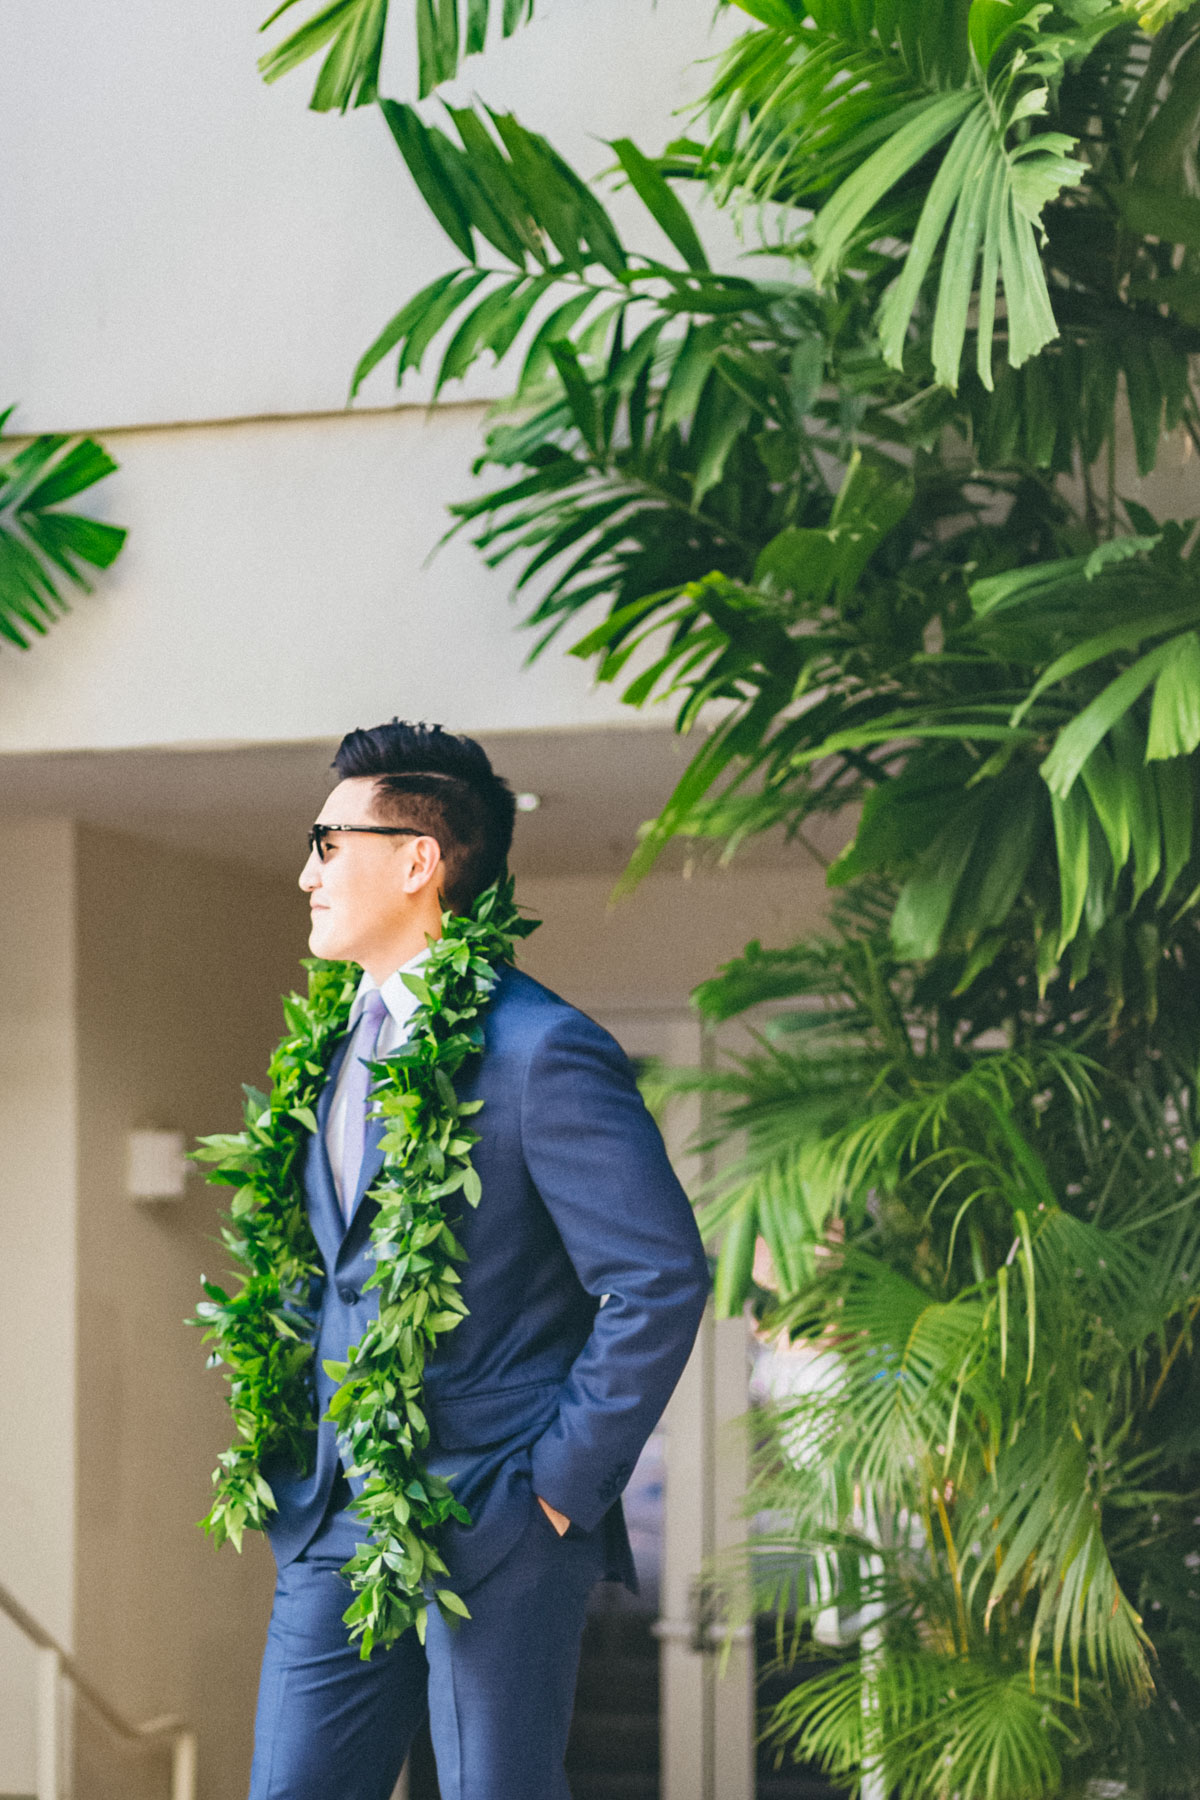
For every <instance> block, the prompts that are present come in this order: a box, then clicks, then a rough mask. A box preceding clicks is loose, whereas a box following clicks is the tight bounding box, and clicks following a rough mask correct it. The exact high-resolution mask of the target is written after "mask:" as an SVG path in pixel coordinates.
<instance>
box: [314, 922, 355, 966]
mask: <svg viewBox="0 0 1200 1800" xmlns="http://www.w3.org/2000/svg"><path fill="white" fill-rule="evenodd" d="M308 949H309V954H310V955H311V956H319V957H320V959H321V961H322V962H348V961H349V960H350V959H349V957H348V956H347V955H346V952H345V950H344V949H343V948H342V946H341V945H340V944H338V943H337V942H335V941H334V940H333V938H332V937H331V935H330V933H329V932H326V931H322V930H321V929H320V928H319V927H318V926H314V927H313V929H312V930H311V931H310V932H309V934H308Z"/></svg>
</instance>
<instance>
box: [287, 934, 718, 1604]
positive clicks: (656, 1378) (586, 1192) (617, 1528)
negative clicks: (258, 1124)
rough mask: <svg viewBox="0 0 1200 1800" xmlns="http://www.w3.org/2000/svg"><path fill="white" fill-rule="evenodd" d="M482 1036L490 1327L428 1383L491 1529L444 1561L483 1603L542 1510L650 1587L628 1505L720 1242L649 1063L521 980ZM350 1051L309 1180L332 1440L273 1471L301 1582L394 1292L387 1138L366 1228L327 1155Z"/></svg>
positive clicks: (476, 1514)
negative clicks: (369, 1343) (295, 1464)
mask: <svg viewBox="0 0 1200 1800" xmlns="http://www.w3.org/2000/svg"><path fill="white" fill-rule="evenodd" d="M483 1030H484V1048H483V1052H482V1054H481V1055H479V1056H477V1057H475V1058H473V1059H472V1060H471V1062H470V1063H468V1065H467V1066H466V1067H465V1068H464V1070H463V1071H462V1073H461V1075H460V1077H459V1080H458V1083H457V1087H458V1093H459V1097H460V1099H462V1100H482V1101H483V1108H482V1111H481V1112H479V1113H478V1114H477V1115H475V1116H474V1117H473V1118H472V1119H471V1124H472V1126H473V1127H474V1128H475V1129H477V1130H478V1132H479V1133H480V1141H479V1143H478V1144H477V1145H476V1146H475V1150H474V1153H473V1160H474V1164H475V1167H476V1169H477V1170H478V1172H479V1176H480V1180H481V1183H482V1188H483V1197H482V1199H481V1201H480V1204H479V1206H478V1207H477V1208H471V1207H466V1206H464V1208H463V1210H462V1213H461V1215H460V1218H459V1220H458V1222H457V1224H456V1227H455V1229H456V1231H457V1233H458V1235H459V1238H460V1240H461V1242H462V1244H463V1247H464V1248H465V1250H466V1252H467V1256H468V1261H467V1263H466V1264H465V1266H463V1268H462V1270H461V1273H462V1281H463V1285H462V1294H463V1299H464V1301H465V1302H466V1305H467V1307H468V1308H469V1314H468V1317H467V1318H465V1319H464V1320H463V1322H462V1324H461V1325H459V1326H458V1327H457V1328H456V1329H455V1330H454V1331H452V1332H450V1333H448V1334H447V1335H446V1337H444V1338H443V1339H442V1340H441V1342H440V1343H439V1345H438V1347H437V1351H436V1353H435V1355H434V1356H433V1357H432V1358H431V1359H430V1362H429V1364H428V1366H427V1369H426V1385H425V1396H426V1412H427V1416H428V1418H429V1422H430V1430H431V1439H432V1441H431V1444H430V1449H429V1453H428V1463H429V1467H430V1469H431V1470H432V1471H433V1472H435V1473H438V1474H442V1475H444V1476H446V1477H447V1479H449V1480H450V1481H451V1484H452V1485H453V1487H454V1489H455V1492H456V1493H457V1494H458V1495H459V1497H460V1498H461V1499H462V1501H463V1503H464V1505H465V1506H466V1507H467V1509H468V1510H469V1512H470V1513H471V1524H470V1525H469V1526H463V1525H458V1524H452V1525H450V1526H448V1527H447V1528H446V1531H445V1534H444V1538H443V1540H442V1550H443V1554H444V1555H445V1558H446V1561H447V1564H448V1565H449V1569H450V1575H451V1579H452V1580H453V1581H454V1582H455V1584H456V1586H457V1587H458V1589H459V1591H466V1590H467V1589H469V1588H470V1586H471V1585H473V1583H475V1582H477V1581H479V1580H481V1579H482V1578H483V1576H484V1575H486V1574H487V1573H489V1571H490V1570H491V1569H492V1568H494V1567H495V1566H496V1564H497V1563H498V1562H499V1560H500V1558H501V1557H502V1556H503V1555H504V1554H505V1552H506V1551H507V1550H508V1549H509V1548H510V1546H511V1545H512V1544H513V1543H515V1541H516V1539H517V1538H518V1537H519V1536H520V1534H521V1532H522V1531H523V1530H524V1529H525V1526H526V1524H527V1523H528V1519H529V1511H530V1507H531V1506H532V1505H533V1504H535V1501H534V1495H535V1494H541V1495H542V1496H543V1497H544V1498H545V1499H546V1500H548V1501H549V1502H550V1504H551V1505H552V1506H554V1507H557V1508H558V1509H559V1511H561V1512H563V1513H565V1514H566V1515H567V1516H568V1518H570V1519H571V1520H572V1522H573V1524H574V1525H575V1527H576V1528H578V1529H582V1530H585V1531H588V1530H592V1529H594V1528H596V1527H597V1526H598V1525H600V1524H601V1522H603V1523H604V1525H605V1532H606V1541H607V1544H608V1552H609V1555H608V1560H609V1573H610V1574H612V1575H615V1576H618V1577H621V1578H624V1579H626V1580H629V1581H630V1582H631V1583H632V1580H633V1570H632V1564H631V1562H630V1558H629V1547H628V1539H627V1538H626V1536H625V1529H624V1523H623V1519H622V1516H621V1509H620V1499H619V1497H620V1494H621V1490H622V1489H623V1488H624V1486H625V1484H626V1482H627V1481H628V1480H629V1477H630V1475H631V1473H632V1472H633V1466H634V1463H635V1462H636V1460H637V1457H638V1453H639V1451H640V1450H641V1448H642V1445H643V1444H644V1443H645V1441H646V1439H647V1437H648V1436H649V1435H650V1433H651V1431H652V1430H653V1429H654V1426H655V1424H656V1423H657V1421H658V1419H659V1417H660V1416H661V1414H662V1411H663V1408H664V1407H665V1405H666V1403H667V1401H668V1399H669V1398H670V1396H671V1392H672V1389H673V1388H674V1386H675V1384H676V1382H677V1381H678V1379H679V1376H680V1374H681V1373H682V1370H683V1366H684V1364H685V1362H686V1361H687V1357H688V1354H689V1352H690V1350H691V1347H692V1343H693V1341H694V1338H695V1335H696V1330H697V1327H698V1325H699V1322H700V1317H701V1314H702V1312H703V1310H704V1302H705V1299H706V1297H707V1293H708V1269H707V1264H706V1262H705V1258H704V1253H703V1250H702V1247H701V1243H700V1237H699V1234H698V1232H697V1230H696V1225H695V1221H694V1219H693V1216H692V1210H691V1207H690V1205H689V1203H688V1200H687V1197H686V1195H685V1194H684V1192H683V1190H682V1188H681V1187H680V1185H679V1182H678V1181H677V1180H676V1177H675V1174H674V1171H673V1170H672V1168H671V1165H670V1163H669V1162H668V1160H667V1154H666V1151H665V1149H664V1147H663V1142H662V1139H661V1137H660V1135H659V1132H658V1129H657V1127H656V1126H655V1124H654V1122H653V1120H652V1119H651V1118H650V1115H649V1114H648V1113H647V1111H646V1108H645V1106H644V1105H643V1103H642V1099H641V1096H640V1095H639V1093H638V1091H637V1086H636V1083H635V1081H634V1076H633V1071H632V1069H631V1068H630V1065H629V1062H628V1060H627V1058H626V1057H625V1055H624V1053H623V1051H622V1050H621V1049H620V1047H619V1045H618V1044H617V1043H616V1042H615V1041H614V1039H613V1038H612V1037H610V1036H609V1034H608V1033H607V1032H606V1031H604V1030H602V1029H601V1027H600V1026H599V1025H597V1024H595V1022H594V1021H593V1020H591V1019H589V1018H587V1017H586V1016H585V1015H584V1014H583V1013H581V1012H579V1011H577V1010H576V1009H575V1008H574V1007H572V1006H569V1005H568V1004H567V1002H566V1001H564V1000H561V999H559V997H558V996H557V995H556V994H552V993H550V992H549V990H548V989H546V988H544V987H542V986H541V985H540V984H539V983H538V982H536V981H533V980H531V979H530V978H529V977H528V976H527V975H523V974H521V973H520V972H519V971H518V970H516V969H514V968H506V969H504V970H503V971H502V972H501V974H500V976H499V980H498V982H497V986H496V990H495V993H494V995H493V997H492V1000H491V1002H490V1003H489V1005H488V1007H487V1010H486V1012H485V1014H484V1016H483ZM343 1054H344V1046H343V1049H342V1050H341V1051H339V1053H338V1055H337V1057H336V1058H335V1060H334V1062H333V1063H332V1065H331V1068H330V1075H329V1079H328V1081H327V1082H326V1085H325V1089H324V1091H323V1093H322V1096H321V1102H320V1105H319V1107H318V1123H319V1126H320V1129H319V1130H318V1132H317V1133H316V1134H315V1135H314V1136H313V1138H312V1140H311V1142H310V1144H309V1147H308V1155H307V1161H306V1165H305V1185H306V1191H307V1196H308V1205H309V1216H310V1218H311V1221H312V1226H313V1231H314V1233H315V1235H316V1239H317V1243H318V1246H319V1248H320V1252H321V1260H322V1263H323V1267H324V1275H323V1277H322V1279H320V1280H319V1281H318V1282H317V1283H315V1284H314V1287H315V1290H316V1291H315V1292H314V1295H313V1302H314V1310H315V1338H316V1370H315V1375H316V1387H317V1399H318V1405H319V1412H320V1415H321V1417H322V1423H321V1424H320V1425H319V1427H318V1428H317V1431H316V1444H315V1455H314V1458H313V1463H312V1466H311V1469H310V1472H309V1473H308V1474H307V1475H300V1474H298V1473H297V1472H296V1471H295V1470H294V1469H288V1468H286V1467H283V1466H280V1465H274V1466H269V1467H268V1468H267V1469H266V1470H265V1471H264V1472H265V1474H266V1475H267V1479H268V1480H269V1481H270V1484H271V1487H272V1490H273V1492H274V1495H275V1499H276V1502H277V1507H278V1511H277V1512H276V1513H275V1514H274V1515H273V1519H272V1523H271V1526H270V1536H271V1541H272V1547H273V1549H274V1551H275V1555H276V1558H277V1560H278V1561H279V1562H280V1563H281V1564H282V1563H287V1562H290V1561H291V1560H292V1559H293V1558H295V1557H296V1556H298V1555H299V1554H300V1552H301V1551H302V1550H303V1549H304V1547H305V1545H306V1544H307V1543H308V1542H309V1540H310V1538H311V1537H312V1536H313V1533H314V1532H315V1531H316V1529H317V1527H318V1525H319V1524H320V1523H321V1520H322V1517H323V1515H324V1513H325V1510H326V1507H327V1505H328V1502H329V1497H330V1494H331V1492H332V1490H333V1485H334V1482H335V1480H336V1478H337V1476H338V1472H339V1467H340V1465H339V1459H338V1449H337V1442H336V1437H335V1433H334V1430H333V1427H332V1426H331V1425H330V1424H329V1422H328V1421H327V1420H324V1413H325V1411H326V1409H327V1407H328V1403H329V1399H330V1396H331V1394H332V1391H333V1383H332V1382H331V1380H330V1378H329V1376H328V1375H327V1374H326V1373H325V1370H324V1366H323V1365H324V1362H325V1360H326V1359H327V1358H328V1359H332V1360H334V1361H340V1360H344V1358H345V1356H346V1352H347V1349H348V1347H349V1345H350V1344H351V1343H353V1342H354V1341H355V1340H356V1339H357V1338H359V1337H360V1336H361V1335H362V1332H363V1330H364V1328H365V1326H366V1325H367V1322H368V1321H369V1320H370V1319H371V1318H372V1317H373V1316H376V1315H377V1312H378V1296H377V1293H376V1291H375V1290H374V1289H371V1290H368V1291H365V1292H364V1284H365V1282H366V1281H367V1279H368V1277H369V1275H370V1273H371V1271H372V1268H373V1266H374V1265H373V1261H372V1256H371V1242H370V1228H371V1219H372V1217H373V1215H374V1212H375V1206H374V1203H373V1202H372V1201H370V1200H363V1198H362V1195H363V1193H364V1192H365V1190H366V1189H367V1188H368V1187H369V1186H370V1185H371V1183H372V1182H373V1181H374V1179H375V1177H376V1175H377V1174H378V1171H379V1167H380V1162H381V1153H380V1151H379V1147H378V1140H379V1135H380V1134H379V1131H378V1129H374V1130H373V1132H372V1134H371V1136H370V1137H369V1139H368V1150H367V1156H366V1158H365V1160H364V1165H363V1172H362V1177H361V1180H360V1189H359V1196H358V1205H357V1208H356V1210H355V1212H354V1214H353V1216H352V1218H351V1222H350V1225H349V1227H348V1228H347V1227H346V1226H345V1224H344V1221H343V1218H342V1213H341V1209H340V1207H339V1205H338V1200H337V1194H336V1190H335V1188H334V1184H333V1176H332V1171H331V1169H330V1165H329V1158H328V1154H327V1152H326V1149H325V1133H324V1125H325V1119H326V1115H327V1112H328V1107H329V1103H330V1099H331V1096H332V1091H333V1083H334V1081H335V1080H336V1077H337V1073H338V1069H339V1067H340V1062H341V1057H342V1055H343ZM602 1302H603V1304H602ZM351 1485H352V1486H353V1487H358V1486H359V1485H361V1483H360V1481H359V1480H358V1479H356V1478H352V1482H351ZM364 1535H365V1528H364Z"/></svg>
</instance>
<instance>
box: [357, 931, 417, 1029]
mask: <svg viewBox="0 0 1200 1800" xmlns="http://www.w3.org/2000/svg"><path fill="white" fill-rule="evenodd" d="M428 960H429V951H428V949H425V950H418V952H417V954H416V955H415V956H414V957H411V958H410V959H409V961H408V962H406V963H403V964H402V965H401V966H400V968H398V969H397V970H396V971H395V973H394V974H391V975H389V976H388V977H387V980H386V981H384V982H383V983H382V984H380V983H379V982H377V981H376V980H375V979H374V977H373V976H371V975H368V974H367V971H366V970H365V969H364V970H363V974H362V980H361V981H360V982H359V984H358V992H357V994H356V995H355V996H354V1005H353V1007H352V1008H351V1010H350V1023H349V1026H348V1029H349V1030H350V1031H353V1030H354V1027H355V1026H356V1025H357V1024H358V1021H359V1019H360V1018H361V1017H362V1009H363V1007H364V1006H365V1004H366V999H367V995H368V994H369V993H371V992H372V990H373V989H374V988H376V987H378V988H379V991H380V993H381V994H382V995H383V1003H384V1005H385V1006H386V1007H387V1009H388V1012H389V1014H390V1015H391V1017H392V1018H393V1019H394V1020H395V1021H396V1024H397V1025H407V1024H408V1021H409V1020H410V1019H411V1018H412V1016H413V1014H414V1013H415V1012H416V1010H417V1008H418V1006H420V1004H421V1002H420V1001H419V1000H418V999H417V996H416V995H415V994H414V993H413V992H412V990H411V989H410V988H407V987H405V985H404V982H403V981H402V980H401V976H403V975H415V974H416V972H417V970H418V969H419V968H421V967H422V966H423V964H425V963H426V962H428Z"/></svg>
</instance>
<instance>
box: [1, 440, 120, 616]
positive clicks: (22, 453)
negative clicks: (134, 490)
mask: <svg viewBox="0 0 1200 1800" xmlns="http://www.w3.org/2000/svg"><path fill="white" fill-rule="evenodd" d="M11 418H13V407H9V409H7V410H5V412H0V445H4V427H5V425H7V421H9V419H11ZM115 468H117V464H115V463H113V459H112V457H110V455H108V452H106V450H104V448H101V445H97V443H95V441H94V439H92V437H74V439H72V437H63V436H58V434H50V432H47V434H43V436H41V437H34V439H32V441H31V443H27V445H23V446H22V448H20V450H18V452H16V454H14V455H9V457H7V459H5V461H4V463H0V637H4V639H7V643H11V644H16V648H18V650H29V646H31V643H32V639H34V637H45V634H47V630H49V626H50V625H52V623H54V619H59V617H61V616H63V614H65V612H68V610H70V607H68V603H67V598H65V596H63V589H61V580H63V578H67V581H68V583H70V585H72V587H76V589H81V590H83V592H85V594H90V592H92V585H90V581H88V578H86V572H85V567H90V569H108V567H110V563H112V562H115V558H117V556H119V553H121V545H122V544H124V540H126V533H124V529H122V527H121V526H110V524H106V522H103V520H99V518H86V517H85V515H83V513H65V511H63V509H61V508H63V502H65V500H74V497H76V495H77V493H83V491H85V488H92V486H94V484H95V482H97V481H103V479H104V475H112V472H113V470H115Z"/></svg>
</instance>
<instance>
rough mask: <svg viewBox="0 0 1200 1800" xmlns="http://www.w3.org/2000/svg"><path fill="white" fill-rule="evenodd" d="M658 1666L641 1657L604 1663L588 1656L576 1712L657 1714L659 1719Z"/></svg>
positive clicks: (577, 1692)
mask: <svg viewBox="0 0 1200 1800" xmlns="http://www.w3.org/2000/svg"><path fill="white" fill-rule="evenodd" d="M658 1690H659V1679H658V1664H657V1662H653V1663H646V1662H643V1661H641V1660H640V1659H639V1658H637V1657H632V1656H622V1657H614V1658H612V1660H611V1661H608V1660H605V1661H601V1660H600V1659H599V1658H598V1657H597V1658H596V1659H594V1660H593V1659H592V1658H590V1657H585V1658H584V1660H583V1661H582V1662H581V1663H580V1665H579V1685H578V1687H577V1688H576V1690H575V1710H576V1712H577V1713H580V1712H629V1713H653V1714H654V1716H655V1717H656V1718H657V1716H658Z"/></svg>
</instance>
